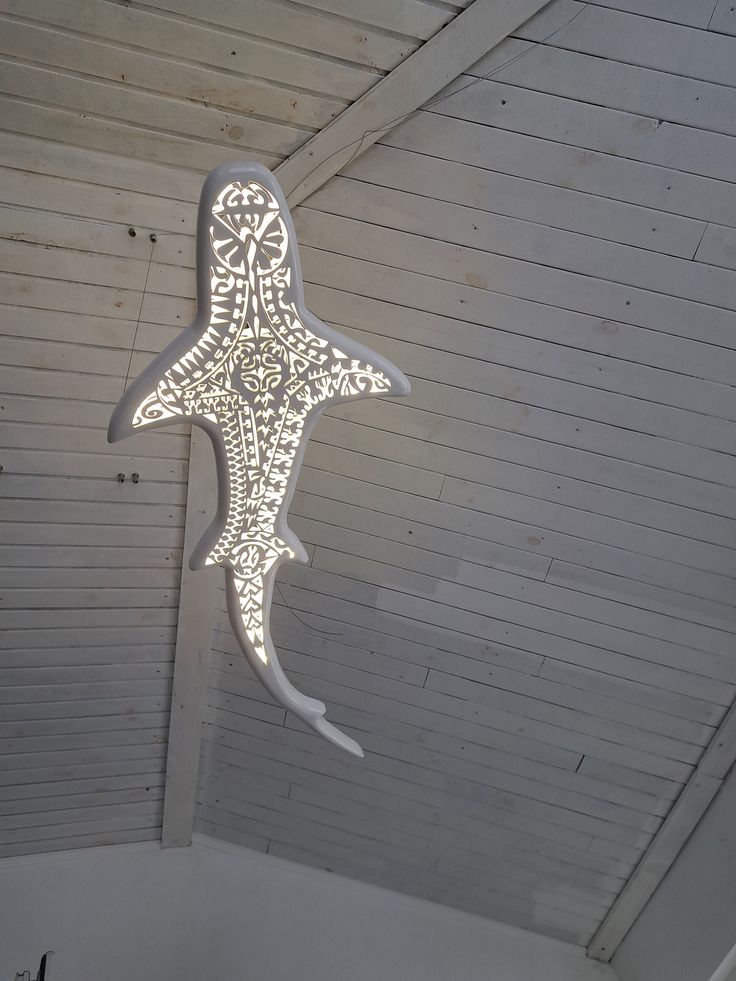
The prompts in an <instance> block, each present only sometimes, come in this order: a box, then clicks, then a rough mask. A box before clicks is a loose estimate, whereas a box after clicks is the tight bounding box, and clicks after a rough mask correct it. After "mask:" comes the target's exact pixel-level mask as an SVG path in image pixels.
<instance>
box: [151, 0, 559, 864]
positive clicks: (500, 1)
mask: <svg viewBox="0 0 736 981" xmlns="http://www.w3.org/2000/svg"><path fill="white" fill-rule="evenodd" d="M368 2H370V0H368ZM547 3H548V0H475V2H474V3H473V4H472V5H471V6H470V7H468V8H467V10H465V11H463V13H461V14H458V16H457V17H455V19H454V20H452V21H451V22H450V23H449V24H448V25H447V27H444V28H443V29H442V30H441V31H439V32H438V33H437V34H436V35H435V36H434V37H433V38H431V40H429V41H427V42H426V43H425V44H424V45H422V47H421V48H419V49H418V50H417V51H415V52H414V54H412V55H410V57H409V58H407V59H406V61H403V62H402V63H401V64H400V65H399V66H398V67H397V68H394V70H393V71H392V72H390V73H389V74H388V75H386V76H385V78H383V79H381V81H380V82H378V83H377V84H376V85H374V86H373V88H371V89H370V90H369V91H368V92H366V94H365V95H364V96H362V97H361V98H360V99H358V100H357V102H354V103H353V104H352V105H351V106H349V108H347V109H345V110H344V112H342V113H341V114H340V115H339V116H338V117H337V119H336V120H334V122H332V123H330V124H329V125H328V126H327V127H326V128H325V129H323V130H321V131H320V132H319V133H317V135H316V136H314V137H313V138H312V139H311V140H310V141H309V142H308V143H306V144H305V145H304V146H303V147H300V149H299V150H297V151H296V152H295V153H294V154H293V155H292V156H291V157H290V158H289V159H288V160H285V161H284V163H282V164H281V166H280V167H278V168H277V170H276V176H277V177H278V180H279V183H280V184H281V186H282V188H283V190H284V193H285V194H286V198H287V201H288V202H289V205H290V206H291V207H294V206H295V205H297V204H299V202H300V201H303V200H304V198H306V197H307V196H308V195H309V194H312V193H313V192H314V191H316V190H317V189H318V188H319V187H321V186H322V184H324V183H325V182H326V181H328V180H329V179H330V177H333V176H334V175H335V174H336V173H337V172H338V171H339V170H340V168H341V167H343V166H344V165H345V163H347V161H348V160H353V159H355V158H356V157H358V156H360V154H361V153H363V152H364V151H365V150H367V149H368V147H369V146H371V145H372V144H373V143H375V142H376V140H378V139H379V138H380V137H381V136H382V135H383V134H384V133H387V132H389V130H391V129H393V128H394V126H398V125H399V123H401V122H402V121H403V120H404V119H405V118H406V117H407V116H408V115H410V114H411V113H412V112H414V111H415V110H416V109H419V108H420V107H421V106H422V105H423V104H424V103H425V102H426V101H427V100H428V99H431V98H432V96H433V95H435V94H436V93H437V92H439V91H440V90H441V89H443V88H444V87H445V86H446V85H448V84H449V83H450V82H452V81H454V80H455V79H456V78H457V76H458V75H460V74H462V73H463V72H464V71H465V69H466V68H469V67H470V65H473V64H475V62H476V61H478V60H479V59H480V58H482V57H483V56H484V55H486V54H487V53H488V52H489V51H491V50H492V49H493V48H494V47H496V45H497V44H499V43H500V42H501V41H503V40H504V39H505V38H506V37H508V35H509V34H510V33H511V32H512V31H514V30H516V28H517V27H519V26H520V25H521V24H523V23H524V21H526V20H528V19H529V18H530V17H532V16H533V15H534V14H536V13H537V11H539V10H541V8H542V7H544V6H546V4H547ZM208 442H209V441H208V437H207V436H206V435H205V434H204V433H203V432H202V431H201V430H200V429H197V428H193V429H192V438H191V444H190V453H189V478H188V491H187V504H186V513H185V518H184V567H183V570H182V578H181V587H180V591H179V621H178V626H177V632H176V654H175V660H174V681H173V695H172V699H171V718H170V722H169V746H168V755H167V760H166V790H165V796H164V817H163V829H162V834H161V841H162V845H163V846H164V847H182V846H186V845H189V844H190V843H191V840H192V829H193V822H194V812H195V808H196V801H197V784H198V772H199V757H200V747H201V741H202V723H203V719H204V709H205V696H206V691H207V667H208V662H209V654H210V642H211V635H212V625H213V614H214V607H215V595H216V588H217V583H218V581H219V580H218V578H217V577H216V575H213V573H212V572H211V571H210V572H205V571H201V572H195V573H193V572H191V571H190V569H189V566H188V565H187V562H188V557H189V556H190V555H191V552H192V549H193V547H194V545H195V544H196V542H197V541H198V540H199V538H200V536H201V534H202V533H203V532H204V529H205V526H206V523H207V522H206V521H205V520H204V515H205V513H206V511H207V509H208V508H211V507H212V506H213V504H214V501H215V500H216V487H215V476H214V475H215V468H214V463H213V460H212V452H211V448H210V447H209V445H208Z"/></svg>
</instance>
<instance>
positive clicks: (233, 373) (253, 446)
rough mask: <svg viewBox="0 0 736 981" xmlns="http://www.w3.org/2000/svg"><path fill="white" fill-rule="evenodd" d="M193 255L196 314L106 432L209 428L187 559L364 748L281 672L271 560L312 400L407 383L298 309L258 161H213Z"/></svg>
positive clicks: (295, 274)
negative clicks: (206, 513)
mask: <svg viewBox="0 0 736 981" xmlns="http://www.w3.org/2000/svg"><path fill="white" fill-rule="evenodd" d="M198 265H199V268H198V294H199V309H200V313H199V314H198V317H197V319H196V320H195V321H194V323H193V324H192V325H191V327H190V328H189V330H188V331H187V332H185V334H188V335H189V336H185V337H184V338H183V339H182V338H179V339H177V341H175V342H174V343H173V344H171V345H170V346H169V347H168V348H167V349H166V350H165V351H164V352H163V354H161V355H160V356H159V358H157V359H156V361H154V362H153V364H152V365H151V366H150V367H149V369H147V371H146V372H145V373H144V374H143V375H142V376H141V378H139V379H138V380H137V381H136V382H135V383H134V385H133V386H131V387H130V388H129V389H128V391H127V392H126V393H125V395H124V396H123V399H122V400H121V402H120V404H119V405H118V407H117V408H116V410H115V413H114V415H113V418H112V421H111V424H110V438H111V439H116V438H121V436H123V435H127V434H128V433H129V432H130V431H132V430H138V429H142V428H144V427H151V426H160V425H165V424H167V423H172V422H180V421H182V420H183V419H187V420H191V421H193V422H195V423H197V424H199V425H202V426H204V427H205V428H206V429H207V430H208V432H209V433H210V435H211V437H212V439H213V441H214V443H215V449H216V455H217V459H218V464H219V483H220V512H221V515H222V517H221V518H219V520H217V521H216V522H215V524H214V525H213V526H212V527H211V528H210V530H209V531H208V533H207V535H205V537H204V539H203V540H202V542H201V543H200V545H199V546H198V547H197V549H196V550H195V555H194V556H193V557H192V565H193V567H197V566H199V565H202V564H205V565H214V564H217V565H222V566H225V567H226V569H227V587H228V589H227V592H228V609H229V612H230V619H231V622H232V624H233V629H234V630H235V633H236V636H237V637H238V638H239V640H240V642H241V645H242V646H243V649H244V652H245V654H246V656H247V658H248V660H249V662H250V663H251V666H252V667H253V668H254V670H255V671H256V673H257V674H258V676H259V677H260V678H261V680H262V681H263V682H264V684H265V685H266V687H267V688H268V689H269V690H270V691H271V692H272V694H273V695H274V696H275V697H276V698H277V699H278V700H279V701H280V702H281V703H282V704H283V705H285V706H286V708H288V709H290V710H291V711H293V712H295V714H297V715H299V716H300V717H301V718H302V719H303V720H304V721H305V722H307V724H309V725H310V726H312V728H314V729H315V730H316V731H318V732H320V733H321V734H322V735H324V736H326V738H328V739H330V740H331V741H332V742H335V743H336V744H338V745H340V746H342V747H343V748H345V749H347V750H348V751H350V752H353V753H355V754H356V755H361V756H362V751H361V750H360V747H359V746H358V745H357V744H356V743H355V742H354V741H353V740H351V739H350V738H349V737H348V736H346V735H345V734H343V733H341V732H339V730H337V729H335V727H334V726H331V725H330V724H329V723H328V722H326V720H325V719H324V712H325V706H324V705H323V704H322V703H321V702H319V701H317V700H316V699H310V698H306V697H305V696H304V695H302V694H301V693H300V692H298V691H297V690H296V689H295V688H293V686H292V685H291V684H290V682H289V681H288V680H287V679H286V677H285V675H284V674H283V672H282V671H281V668H280V666H279V664H278V660H277V658H276V653H275V650H274V648H273V644H272V642H271V639H270V634H269V629H268V615H269V610H270V604H271V593H272V589H273V578H274V576H275V571H276V568H277V566H278V564H279V563H280V562H281V561H284V560H286V559H296V558H299V559H301V560H302V561H304V560H305V558H306V555H305V553H304V549H303V547H302V546H301V544H300V543H299V541H298V540H297V539H296V537H295V536H294V535H293V533H292V532H291V531H290V530H289V529H288V526H287V524H286V511H287V509H288V504H289V500H290V497H291V494H292V493H293V488H294V481H295V477H296V473H297V471H298V468H299V465H300V463H301V458H302V455H303V451H304V445H305V443H306V440H307V438H308V436H309V431H310V429H311V427H312V425H313V424H314V421H315V417H316V415H317V413H318V411H319V410H321V409H324V408H325V407H326V406H328V405H331V404H334V403H336V402H341V401H347V400H350V399H356V398H365V397H367V396H371V395H387V394H406V393H407V392H408V391H409V385H408V382H407V381H406V379H405V378H404V376H403V375H402V374H401V373H400V372H399V371H398V369H396V368H395V367H394V366H393V365H391V364H390V363H389V362H387V361H385V360H383V359H382V358H380V357H379V356H378V355H375V354H374V353H373V352H371V351H369V350H368V349H366V348H363V347H362V346H360V345H358V344H355V343H354V342H352V341H350V340H348V339H347V338H343V337H341V336H340V335H338V334H337V333H336V332H335V331H334V330H332V329H331V328H329V327H327V325H326V324H323V323H322V322H321V321H319V320H317V318H316V317H314V315H313V314H311V313H310V312H309V311H308V310H306V308H305V306H304V300H303V291H302V283H301V275H300V270H299V262H298V256H297V251H296V239H295V235H294V230H293V226H292V223H291V217H290V215H289V212H288V209H287V207H286V203H285V201H284V199H283V195H282V193H281V190H280V188H279V187H278V184H277V183H276V181H275V178H274V177H273V175H272V174H270V173H269V172H268V171H267V170H265V169H264V168H262V167H259V166H257V165H252V164H249V165H244V166H236V167H233V166H226V167H223V168H218V169H217V170H216V171H213V172H212V174H210V176H209V178H208V180H207V182H206V183H205V187H204V190H203V193H202V200H201V201H200V214H199V225H198ZM203 273H206V279H205V278H204V276H203ZM203 293H205V294H206V295H204V296H203V295H202V294H203Z"/></svg>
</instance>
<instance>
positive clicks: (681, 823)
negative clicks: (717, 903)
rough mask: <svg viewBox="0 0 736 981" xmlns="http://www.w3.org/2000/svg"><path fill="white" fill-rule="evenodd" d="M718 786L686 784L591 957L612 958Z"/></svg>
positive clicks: (708, 781)
mask: <svg viewBox="0 0 736 981" xmlns="http://www.w3.org/2000/svg"><path fill="white" fill-rule="evenodd" d="M721 783H722V780H719V779H717V778H715V777H710V776H707V775H705V774H696V775H695V776H694V777H693V778H692V780H691V781H690V782H689V783H688V785H687V787H686V788H685V790H684V791H683V793H682V795H681V796H680V797H679V798H678V801H677V803H676V804H675V807H674V808H673V809H672V811H671V812H670V815H669V817H668V818H667V820H666V821H665V824H664V825H663V827H662V829H661V831H660V833H659V834H658V835H657V837H656V838H655V840H654V842H652V844H651V845H650V847H649V850H648V851H647V852H645V854H644V857H643V858H642V860H641V862H640V864H639V865H638V866H637V868H636V870H635V872H634V875H633V876H632V878H631V879H630V880H629V882H628V883H627V885H626V887H625V888H624V890H623V892H622V893H621V895H620V896H619V897H618V899H617V900H616V902H615V903H614V905H613V907H612V908H611V911H610V912H609V914H608V916H607V917H606V919H605V920H604V921H603V924H602V926H601V927H600V929H599V930H598V931H597V933H596V935H595V937H594V938H593V939H592V941H591V943H590V945H589V946H588V954H589V956H590V957H594V958H596V959H598V960H602V961H604V962H608V961H609V960H610V959H611V957H613V955H614V953H615V952H616V949H617V948H618V946H619V944H620V943H621V941H622V940H623V938H624V936H625V935H626V933H627V932H628V930H629V928H630V926H631V925H632V923H633V921H634V920H635V918H636V916H637V915H638V914H639V913H640V912H641V910H642V909H643V908H644V906H645V905H646V903H647V900H648V899H649V897H650V896H651V895H652V893H653V892H654V890H655V889H656V887H657V885H658V884H659V882H660V881H661V879H662V878H663V877H664V875H665V873H666V872H667V869H668V868H669V867H670V866H671V864H672V862H673V861H674V860H675V858H676V857H677V855H678V853H679V852H680V850H681V849H682V847H683V845H684V844H685V842H686V841H687V839H688V838H689V836H690V834H691V832H692V830H693V828H694V827H695V825H696V824H697V823H698V821H699V820H700V818H701V817H702V815H703V814H704V813H705V810H706V808H707V807H708V804H710V802H711V800H712V799H713V797H714V796H715V794H716V793H717V791H718V789H719V787H720V786H721Z"/></svg>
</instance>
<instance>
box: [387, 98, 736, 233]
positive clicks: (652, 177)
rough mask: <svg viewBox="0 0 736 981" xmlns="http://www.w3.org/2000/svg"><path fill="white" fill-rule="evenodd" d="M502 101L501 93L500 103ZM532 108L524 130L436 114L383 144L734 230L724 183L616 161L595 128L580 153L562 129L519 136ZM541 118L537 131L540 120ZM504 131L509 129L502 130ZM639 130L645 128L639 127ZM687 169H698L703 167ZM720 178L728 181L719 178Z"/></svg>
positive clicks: (657, 163) (515, 123)
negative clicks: (590, 143)
mask: <svg viewBox="0 0 736 981" xmlns="http://www.w3.org/2000/svg"><path fill="white" fill-rule="evenodd" d="M507 94H508V93H507V92H505V91H504V94H500V95H499V99H502V98H506V96H507ZM522 97H523V98H524V99H525V100H526V99H530V100H531V96H530V95H528V94H527V93H522ZM506 101H507V103H508V98H507V99H506ZM438 108H439V107H438ZM531 108H532V107H527V110H526V112H525V115H524V117H523V118H524V119H526V120H527V125H526V126H525V127H524V126H523V124H522V117H521V116H520V117H518V118H516V119H514V117H510V116H508V115H504V116H501V115H500V114H499V117H498V118H494V119H493V125H492V126H486V125H482V124H478V123H473V122H472V121H467V120H464V119H462V118H457V119H455V118H452V117H451V116H443V115H439V114H438V113H436V112H420V113H418V114H417V115H416V116H414V117H413V118H412V119H410V120H407V121H406V122H405V123H402V125H401V126H400V127H397V128H396V129H395V130H393V131H392V132H391V133H389V134H388V135H387V136H385V137H383V138H382V140H381V143H382V144H386V145H389V146H393V147H397V148H403V149H407V150H416V151H417V152H422V153H427V154H429V155H431V156H433V157H437V158H438V159H442V160H452V161H455V162H459V163H461V164H466V165H471V166H474V167H480V168H484V169H488V170H490V171H492V172H498V173H502V174H507V175H510V176H516V177H519V178H526V179H528V180H534V181H539V182H541V183H543V184H549V185H552V186H554V187H561V188H563V189H564V188H570V189H574V190H577V191H583V192H585V193H588V194H595V195H599V196H601V197H604V198H608V199H611V200H613V201H622V202H628V203H631V204H637V205H642V206H644V207H649V208H653V209H657V210H660V211H662V212H664V213H667V214H675V215H682V216H688V217H690V218H693V219H703V220H709V221H716V222H723V223H725V224H728V225H734V224H736V205H734V204H733V201H732V200H729V194H730V192H729V185H728V183H722V182H719V181H717V180H710V179H708V177H703V176H699V175H698V174H695V173H688V172H687V171H684V170H683V169H682V168H680V169H678V168H677V167H676V166H675V165H674V163H673V162H672V161H671V160H667V158H666V156H664V155H654V156H653V159H652V160H651V162H647V159H644V160H641V159H637V156H635V155H634V150H633V148H628V149H627V153H626V155H617V154H616V153H615V152H611V150H613V149H614V148H613V147H612V146H611V145H610V144H605V143H603V142H602V141H601V142H598V141H593V140H592V139H591V137H592V136H593V134H594V133H595V132H596V130H595V127H591V128H590V130H589V132H588V138H587V139H583V142H587V143H589V142H595V144H596V145H595V146H594V147H586V148H585V149H582V150H581V149H580V148H578V147H576V146H575V145H574V144H572V145H570V144H568V143H566V142H565V140H564V139H561V137H564V136H566V134H567V131H566V130H565V131H563V132H562V133H554V134H553V133H546V131H544V130H541V132H540V135H538V136H537V135H534V133H527V132H524V131H523V130H524V129H532V130H535V129H536V126H532V125H531V122H530V119H531V118H534V117H532V115H531V111H530V110H531ZM555 108H558V107H555ZM539 116H540V120H539V122H540V125H541V123H542V121H543V120H542V114H541V113H540V114H539ZM509 125H511V126H512V127H513V128H510V129H506V128H504V127H505V126H509ZM663 125H664V126H666V125H667V124H663ZM640 128H644V124H643V123H640ZM661 129H662V127H660V128H659V129H658V130H657V131H656V133H654V134H652V133H651V132H650V133H649V137H648V138H649V141H650V142H651V143H654V144H655V145H656V143H657V142H658V134H659V133H660V132H661ZM555 136H556V137H557V139H555V138H554V137H555ZM636 153H637V155H638V157H644V156H645V153H646V151H645V149H644V147H643V146H642V147H637V151H636ZM692 156H693V157H694V154H693V155H692ZM696 159H697V158H696ZM693 165H694V166H696V167H700V168H701V169H702V161H699V162H698V163H695V164H692V163H691V166H693ZM724 170H725V167H724ZM721 176H722V177H723V178H724V180H725V179H726V176H725V173H723V174H722V175H721Z"/></svg>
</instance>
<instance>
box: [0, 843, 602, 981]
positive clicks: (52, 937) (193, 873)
mask: <svg viewBox="0 0 736 981" xmlns="http://www.w3.org/2000/svg"><path fill="white" fill-rule="evenodd" d="M0 878H1V879H2V882H3V888H2V891H1V892H0V950H2V962H3V968H4V970H5V973H6V974H9V975H10V976H12V974H13V971H15V970H16V969H17V970H21V969H26V968H29V967H30V966H31V965H37V963H38V959H39V957H40V953H42V952H43V951H44V950H46V949H52V950H54V951H55V952H56V953H55V961H54V969H55V972H56V975H57V976H58V978H59V979H65V978H69V979H72V978H73V979H74V981H97V979H99V978H105V981H130V978H131V977H143V978H156V979H157V981H210V979H215V978H228V979H232V981H241V979H242V981H246V979H250V978H259V979H263V981H287V979H292V978H299V979H302V981H346V979H348V978H349V979H350V981H376V979H377V978H381V979H385V981H449V979H451V978H452V979H458V981H530V979H532V978H534V979H536V978H544V981H615V975H614V973H613V971H612V970H611V969H610V968H607V967H604V966H603V965H600V964H595V963H593V962H591V961H586V960H585V958H584V956H583V953H582V951H580V950H579V949H578V948H574V947H572V946H570V945H567V944H563V943H560V942H557V941H553V940H548V939H545V938H542V937H539V936H535V935H533V934H529V933H525V932H523V931H521V930H515V929H513V928H512V927H505V926H501V925H498V924H493V923H489V922H488V921H484V920H481V919H479V918H477V917H472V916H467V915H465V914H461V913H456V912H454V911H451V910H447V909H443V908H441V907H438V906H434V905H432V904H429V903H425V902H422V901H419V900H412V899H407V898H405V897H401V896H397V895H395V894H391V893H388V892H386V891H384V890H382V889H377V888H375V887H371V886H367V885H363V884H358V883H355V882H351V881H349V880H346V879H343V878H342V877H340V876H336V875H330V874H329V873H324V872H317V871H314V870H311V869H306V868H303V867H299V866H296V865H294V864H293V863H291V862H286V861H283V860H279V859H276V858H272V857H270V856H261V855H256V854H254V853H252V852H248V851H247V850H245V849H239V848H234V847H232V846H223V845H221V844H219V845H217V846H215V847H213V844H212V843H209V842H207V840H206V839H205V840H202V839H198V840H196V841H195V843H194V845H193V847H192V848H180V849H166V850H161V849H159V848H157V847H156V846H152V847H148V848H146V847H141V846H132V845H131V846H120V847H118V848H105V849H90V850H85V851H82V852H68V853H66V854H64V855H54V856H43V857H29V858H24V859H12V860H11V859H8V860H4V861H2V862H0Z"/></svg>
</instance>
